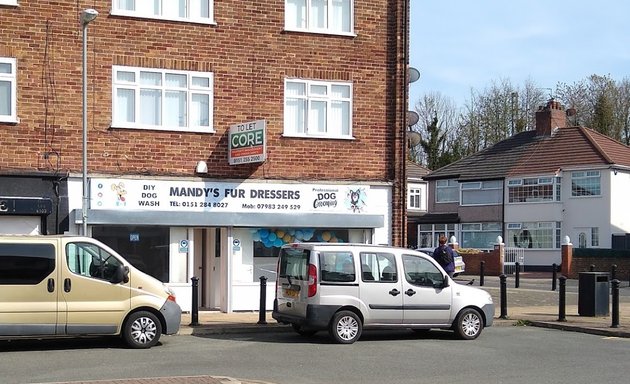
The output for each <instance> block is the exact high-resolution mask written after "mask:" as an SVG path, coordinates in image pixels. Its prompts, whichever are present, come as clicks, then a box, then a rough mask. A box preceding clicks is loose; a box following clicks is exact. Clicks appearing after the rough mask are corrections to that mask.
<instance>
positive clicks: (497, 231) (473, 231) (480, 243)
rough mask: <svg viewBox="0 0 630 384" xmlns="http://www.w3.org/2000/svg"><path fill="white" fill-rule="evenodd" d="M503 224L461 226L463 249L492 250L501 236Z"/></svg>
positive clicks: (461, 244) (468, 224)
mask: <svg viewBox="0 0 630 384" xmlns="http://www.w3.org/2000/svg"><path fill="white" fill-rule="evenodd" d="M501 229H502V228H501V223H466V224H461V234H462V235H461V241H460V243H459V245H460V246H461V247H462V248H477V249H492V248H494V244H495V243H496V242H497V237H498V236H501Z"/></svg>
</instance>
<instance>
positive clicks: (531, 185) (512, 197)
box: [508, 177, 560, 203]
mask: <svg viewBox="0 0 630 384" xmlns="http://www.w3.org/2000/svg"><path fill="white" fill-rule="evenodd" d="M508 201H509V202H510V203H532V202H533V203H536V202H538V203H539V202H549V201H560V178H559V177H530V178H525V179H512V180H508Z"/></svg>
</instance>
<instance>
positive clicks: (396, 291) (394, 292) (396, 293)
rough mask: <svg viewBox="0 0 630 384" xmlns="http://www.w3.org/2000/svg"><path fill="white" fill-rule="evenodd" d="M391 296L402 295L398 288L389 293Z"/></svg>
mask: <svg viewBox="0 0 630 384" xmlns="http://www.w3.org/2000/svg"><path fill="white" fill-rule="evenodd" d="M389 294H390V295H392V296H398V295H400V291H399V290H397V289H396V288H394V289H392V290H391V291H389Z"/></svg>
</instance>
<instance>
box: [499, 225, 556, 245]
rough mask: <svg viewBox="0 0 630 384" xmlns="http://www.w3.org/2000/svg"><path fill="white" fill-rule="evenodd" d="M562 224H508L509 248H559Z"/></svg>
mask: <svg viewBox="0 0 630 384" xmlns="http://www.w3.org/2000/svg"><path fill="white" fill-rule="evenodd" d="M560 230H561V227H560V222H530V223H508V224H507V241H508V246H509V247H518V248H559V247H560Z"/></svg>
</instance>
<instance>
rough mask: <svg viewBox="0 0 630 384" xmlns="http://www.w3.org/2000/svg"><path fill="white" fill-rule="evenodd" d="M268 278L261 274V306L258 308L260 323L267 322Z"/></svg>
mask: <svg viewBox="0 0 630 384" xmlns="http://www.w3.org/2000/svg"><path fill="white" fill-rule="evenodd" d="M266 307H267V278H266V277H265V276H260V306H259V309H258V324H267V317H266V313H267V308H266Z"/></svg>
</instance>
